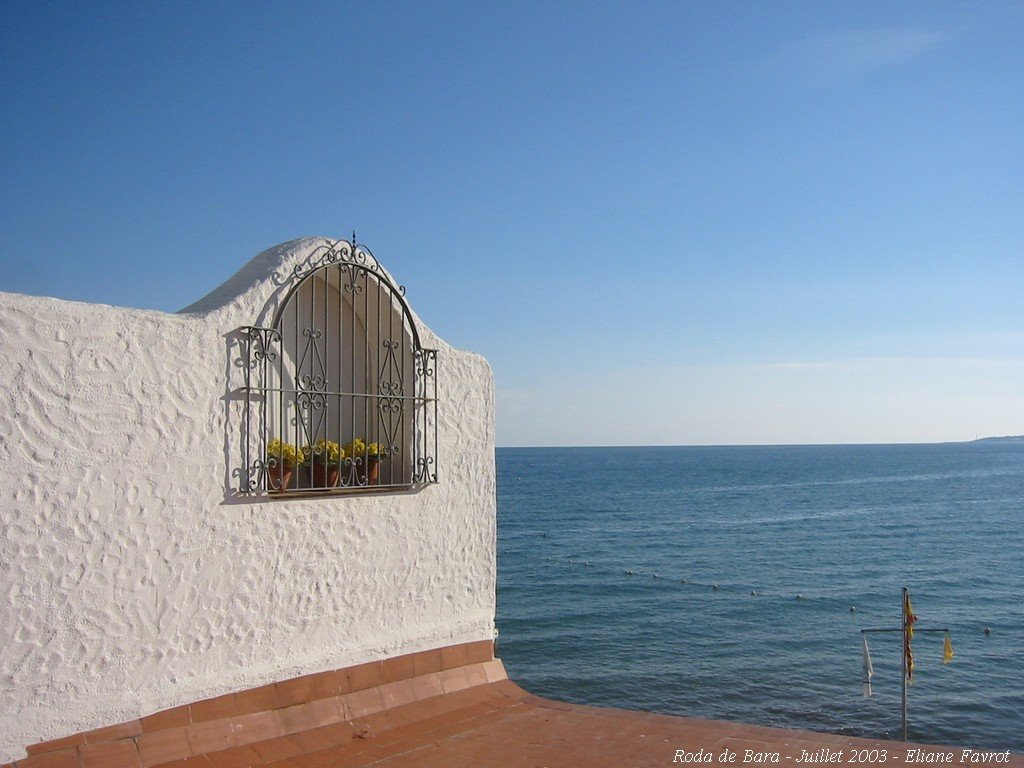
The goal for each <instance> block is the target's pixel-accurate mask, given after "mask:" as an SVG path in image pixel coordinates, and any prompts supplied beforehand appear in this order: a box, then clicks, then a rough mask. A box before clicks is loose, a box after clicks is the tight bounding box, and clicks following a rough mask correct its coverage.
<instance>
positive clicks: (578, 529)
mask: <svg viewBox="0 0 1024 768" xmlns="http://www.w3.org/2000/svg"><path fill="white" fill-rule="evenodd" d="M497 478H498V593H497V601H498V603H497V627H498V632H499V635H498V638H497V649H498V654H499V655H500V657H501V658H502V659H503V661H504V662H505V666H506V668H507V670H508V672H509V676H510V677H511V678H512V679H513V680H515V681H516V682H517V683H519V684H520V685H521V686H523V687H524V688H525V689H527V690H528V691H530V692H531V693H534V694H537V695H540V696H545V697H551V698H556V699H560V700H563V701H569V702H576V703H582V704H591V705H598V706H615V707H625V708H629V709H638V710H646V711H651V712H661V713H667V714H674V715H684V716H689V717H703V718H714V719H720V720H730V721H735V722H742V723H752V724H760V725H770V726H778V727H784V728H801V729H809V730H815V731H825V732H830V733H837V734H846V735H851V736H863V737H870V738H888V739H899V738H900V735H901V681H902V671H901V652H902V651H901V649H902V641H901V635H900V633H899V632H894V633H873V634H870V635H869V636H868V637H869V653H870V655H871V661H872V667H873V675H872V679H871V683H872V685H871V688H872V695H871V696H870V697H865V696H864V695H863V678H864V664H863V651H862V642H861V631H860V630H862V629H868V628H876V629H887V628H896V629H899V628H900V627H901V624H902V605H901V594H902V588H903V587H906V588H907V589H908V590H909V594H910V598H911V603H912V606H913V609H914V612H915V613H916V615H917V616H918V621H917V624H916V627H918V628H919V629H925V628H930V629H948V630H949V637H950V641H951V644H952V648H953V652H954V657H953V659H952V661H950V662H949V663H943V639H944V633H942V632H930V633H926V632H917V633H916V634H915V636H914V639H913V644H912V649H913V654H914V659H915V664H914V666H915V673H914V676H913V680H912V684H911V685H910V686H909V688H908V722H909V739H910V740H911V741H919V742H925V743H933V744H944V745H950V746H963V747H974V748H986V749H999V750H1004V749H1009V750H1012V751H1015V752H1024V444H1021V443H1010V442H987V441H978V442H969V443H948V444H937V445H821V446H773V447H764V446H757V447H748V446H742V447H738V446H734V447H629V448H591V447H588V448H499V449H498V451H497Z"/></svg>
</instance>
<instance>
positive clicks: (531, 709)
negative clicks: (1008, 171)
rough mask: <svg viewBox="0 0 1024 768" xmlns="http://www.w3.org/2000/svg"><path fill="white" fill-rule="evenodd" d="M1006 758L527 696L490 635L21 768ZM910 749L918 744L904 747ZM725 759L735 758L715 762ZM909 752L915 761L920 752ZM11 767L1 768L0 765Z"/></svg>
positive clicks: (99, 741)
mask: <svg viewBox="0 0 1024 768" xmlns="http://www.w3.org/2000/svg"><path fill="white" fill-rule="evenodd" d="M875 749H877V750H886V754H887V758H888V759H887V760H886V761H885V762H884V763H883V762H882V761H881V759H880V755H878V754H873V753H870V752H868V753H858V754H857V755H856V756H858V757H863V758H864V760H863V761H862V762H861V765H868V766H877V765H881V764H886V765H896V766H900V765H907V764H916V765H926V764H927V765H933V764H935V763H936V762H937V757H945V756H946V755H948V756H949V760H948V761H947V762H946V764H949V763H953V764H957V765H975V766H980V765H1011V766H1016V768H1024V756H1022V755H1009V754H1007V753H997V752H983V751H974V752H971V751H965V750H963V749H961V748H952V747H937V746H932V745H907V744H902V743H896V742H885V741H873V740H869V739H855V738H849V737H845V736H831V735H827V734H820V733H811V732H808V731H793V730H783V729H779V728H764V727H759V726H752V725H739V724H733V723H725V722H719V721H714V720H697V719H692V718H685V717H671V716H668V715H655V714H646V713H642V712H630V711H624V710H618V709H605V708H599V707H584V706H577V705H573V704H564V703H560V702H556V701H549V700H546V699H541V698H538V697H536V696H531V695H530V694H528V693H527V692H526V691H524V690H522V689H521V688H519V686H517V685H515V683H513V682H511V681H510V680H508V679H507V677H506V675H505V670H504V667H503V666H502V663H501V661H500V660H498V659H495V658H493V644H492V643H490V642H479V643H469V644H466V645H460V646H454V647H450V648H443V649H437V650H433V651H425V652H423V653H415V654H410V655H407V656H400V657H396V658H392V659H387V660H385V661H379V662H373V663H369V664H361V665H359V666H355V667H349V668H347V669H339V670H334V671H329V672H321V673H318V674H314V675H307V676H305V677H300V678H295V679H292V680H285V681H282V682H279V683H272V684H270V685H265V686H262V687H260V688H255V689H252V690H248V691H242V692H239V693H233V694H228V695H225V696H219V697H217V698H214V699H208V700H206V701H200V702H196V703H194V704H191V705H184V706H180V707H175V708H173V709H169V710H165V711H162V712H157V713H155V714H152V715H149V716H147V717H143V718H141V719H139V720H133V721H131V722H127V723H121V724H119V725H113V726H109V727H106V728H100V729H98V730H94V731H88V732H86V733H79V734H76V735H74V736H69V737H66V738H61V739H57V740H54V741H49V742H45V743H42V744H35V745H32V746H29V747H28V750H27V752H28V756H27V757H26V758H24V759H21V760H17V761H16V762H15V763H13V765H14V766H17V768H158V767H159V768H248V767H249V766H253V767H255V766H267V767H268V768H269V767H270V766H274V768H321V767H322V768H355V767H356V766H371V765H372V766H381V768H385V767H387V768H393V767H397V766H416V768H433V767H436V768H503V767H505V766H509V767H514V768H519V767H522V768H526V767H527V766H530V767H533V766H536V767H540V766H548V767H549V768H558V767H559V766H589V767H592V768H612V767H615V768H621V767H625V766H667V765H672V764H692V763H694V762H699V763H703V762H710V763H713V764H718V765H722V764H733V765H748V766H753V765H763V764H771V763H773V762H775V761H777V762H778V763H779V764H786V765H804V764H812V765H816V764H823V763H826V762H829V763H832V764H841V765H851V764H855V763H851V762H850V761H851V759H852V758H854V756H855V755H854V753H855V752H856V751H858V750H875ZM908 750H916V752H909V754H908ZM723 754H732V755H734V756H735V757H734V760H733V762H729V761H728V760H722V756H723ZM915 758H916V759H915ZM0 768H10V766H9V765H8V766H0Z"/></svg>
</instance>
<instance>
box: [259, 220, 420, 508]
mask: <svg viewBox="0 0 1024 768" xmlns="http://www.w3.org/2000/svg"><path fill="white" fill-rule="evenodd" d="M292 280H293V281H294V284H293V285H292V286H291V288H290V289H289V290H288V291H287V293H286V295H285V297H284V299H283V301H282V302H281V304H280V306H279V308H278V309H277V311H276V313H275V314H274V317H273V321H272V323H271V324H270V326H269V327H256V326H252V327H248V328H246V329H245V332H246V348H247V358H248V360H247V362H248V367H247V369H246V377H247V381H246V386H245V390H246V401H245V417H244V418H245V430H244V432H245V437H244V441H245V446H244V448H245V451H246V453H247V455H246V456H245V457H244V459H243V460H244V463H245V467H246V471H245V473H244V474H245V479H246V481H247V482H246V484H245V485H246V486H247V491H248V492H250V493H253V492H254V493H261V492H266V493H271V494H282V495H284V494H291V495H294V494H303V493H311V494H323V493H338V492H347V491H353V490H357V491H367V490H379V489H387V488H392V489H394V488H409V487H411V486H416V485H422V484H425V483H433V482H437V468H436V466H435V460H436V455H437V385H436V378H435V366H436V362H437V352H436V350H431V349H423V348H422V346H421V345H420V339H419V333H418V331H417V329H416V324H415V322H414V321H413V317H412V314H411V313H410V311H409V307H408V305H407V304H406V302H405V298H404V295H403V294H404V290H403V289H402V288H401V287H399V286H396V285H395V284H394V283H393V282H392V281H391V279H390V277H389V276H388V275H387V274H386V273H385V272H384V271H383V270H382V269H381V268H380V266H379V264H378V263H377V261H376V260H375V259H374V258H373V256H372V255H371V254H369V252H368V251H366V250H365V249H364V248H362V247H357V246H355V245H354V244H352V243H348V242H346V241H344V240H342V241H338V242H336V243H332V244H330V245H325V246H323V247H322V248H320V249H318V250H317V251H315V252H314V253H313V254H312V255H311V256H310V257H309V258H308V259H306V260H305V261H304V262H303V263H302V264H300V265H298V266H296V267H295V269H294V273H293V275H292ZM243 490H246V488H243Z"/></svg>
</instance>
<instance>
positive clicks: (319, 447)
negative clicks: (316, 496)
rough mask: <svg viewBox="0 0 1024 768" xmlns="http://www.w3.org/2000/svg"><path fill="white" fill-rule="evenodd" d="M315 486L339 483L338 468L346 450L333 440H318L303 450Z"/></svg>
mask: <svg viewBox="0 0 1024 768" xmlns="http://www.w3.org/2000/svg"><path fill="white" fill-rule="evenodd" d="M303 453H304V454H305V458H306V466H307V467H308V468H309V484H310V485H311V486H312V487H313V488H333V487H334V486H336V485H337V484H338V468H339V465H340V464H341V460H342V459H344V458H345V451H344V450H342V448H341V447H340V446H339V445H338V444H337V443H336V442H334V441H333V440H317V441H316V442H315V443H314V444H313V445H312V447H310V446H306V448H305V449H304V450H303Z"/></svg>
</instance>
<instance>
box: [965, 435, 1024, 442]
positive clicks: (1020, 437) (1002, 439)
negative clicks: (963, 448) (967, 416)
mask: <svg viewBox="0 0 1024 768" xmlns="http://www.w3.org/2000/svg"><path fill="white" fill-rule="evenodd" d="M971 442H972V443H1024V435H1006V436H1005V437H979V438H978V439H976V440H971Z"/></svg>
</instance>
